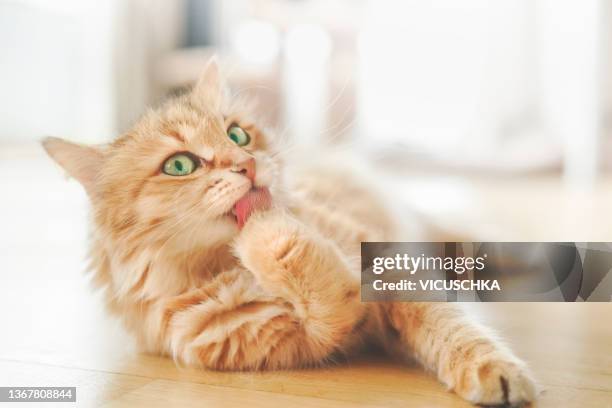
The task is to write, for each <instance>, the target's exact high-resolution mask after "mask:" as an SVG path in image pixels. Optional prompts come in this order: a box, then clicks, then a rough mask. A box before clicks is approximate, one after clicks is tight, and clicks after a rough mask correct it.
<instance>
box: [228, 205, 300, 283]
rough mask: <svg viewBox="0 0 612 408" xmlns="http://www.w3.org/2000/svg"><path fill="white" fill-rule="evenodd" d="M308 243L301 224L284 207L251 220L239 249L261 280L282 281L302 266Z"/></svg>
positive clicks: (236, 247) (238, 242) (243, 258)
mask: <svg viewBox="0 0 612 408" xmlns="http://www.w3.org/2000/svg"><path fill="white" fill-rule="evenodd" d="M308 245H309V242H308V239H307V238H306V233H305V227H304V226H303V225H302V224H301V223H299V222H298V221H297V220H295V219H294V218H293V217H291V216H289V215H288V214H286V213H285V212H284V211H282V210H271V211H267V212H261V213H258V214H255V215H254V216H253V217H252V218H251V219H249V221H248V222H247V223H246V224H245V226H244V228H243V230H242V232H241V234H240V236H239V237H238V238H237V239H236V242H235V249H236V253H237V254H238V257H239V258H240V260H241V261H242V264H243V265H244V266H245V267H246V268H247V269H249V270H250V271H251V272H253V273H254V274H255V276H256V277H257V278H258V280H259V281H260V282H261V283H280V282H282V281H283V280H284V279H286V278H287V277H288V275H290V274H292V273H293V272H294V271H296V270H298V269H299V263H300V262H302V261H303V255H304V252H305V250H306V247H307V246H308Z"/></svg>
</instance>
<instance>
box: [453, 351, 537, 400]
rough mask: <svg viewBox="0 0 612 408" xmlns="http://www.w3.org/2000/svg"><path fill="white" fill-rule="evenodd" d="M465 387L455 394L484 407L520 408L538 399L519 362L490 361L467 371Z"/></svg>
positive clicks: (530, 379) (531, 381)
mask: <svg viewBox="0 0 612 408" xmlns="http://www.w3.org/2000/svg"><path fill="white" fill-rule="evenodd" d="M464 376H466V377H465V378H464V380H463V384H464V386H463V387H460V386H459V387H455V391H456V392H457V393H458V394H460V395H461V396H462V397H464V398H466V399H467V400H469V401H471V402H473V403H475V404H477V405H480V406H483V407H500V408H501V407H505V408H511V407H512V408H519V407H525V406H528V404H529V403H530V402H531V401H533V400H534V399H535V397H536V386H535V383H534V381H533V379H532V378H531V375H530V374H529V372H528V371H527V369H526V368H525V367H524V366H523V364H522V363H520V362H514V361H511V360H506V359H489V360H486V361H483V362H481V363H479V364H477V365H475V366H474V367H473V368H470V369H468V370H466V373H465V374H464Z"/></svg>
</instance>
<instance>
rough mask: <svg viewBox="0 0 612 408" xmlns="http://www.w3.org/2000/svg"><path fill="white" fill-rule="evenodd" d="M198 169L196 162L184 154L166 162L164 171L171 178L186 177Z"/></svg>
mask: <svg viewBox="0 0 612 408" xmlns="http://www.w3.org/2000/svg"><path fill="white" fill-rule="evenodd" d="M195 169H196V163H195V161H194V160H193V159H192V158H191V157H189V156H188V155H186V154H184V153H177V154H175V155H174V156H172V157H170V158H168V160H166V161H165V162H164V168H163V171H164V173H166V174H167V175H169V176H186V175H188V174H191V173H193V172H194V171H195Z"/></svg>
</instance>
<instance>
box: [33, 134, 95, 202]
mask: <svg viewBox="0 0 612 408" xmlns="http://www.w3.org/2000/svg"><path fill="white" fill-rule="evenodd" d="M42 145H43V147H44V148H45V150H46V151H47V153H48V154H49V156H51V158H52V159H53V160H55V162H56V163H58V164H59V165H60V166H62V167H63V168H64V170H66V172H67V173H68V175H69V176H70V177H74V178H75V179H76V180H77V181H78V182H79V183H81V184H82V185H83V187H85V190H86V191H87V194H89V195H90V196H92V195H93V193H94V190H95V183H96V178H97V176H98V171H99V169H100V168H101V166H102V162H103V160H104V155H103V153H102V151H101V149H100V148H96V147H93V146H85V145H81V144H77V143H72V142H68V141H66V140H64V139H60V138H58V137H47V138H45V139H44V140H43V141H42Z"/></svg>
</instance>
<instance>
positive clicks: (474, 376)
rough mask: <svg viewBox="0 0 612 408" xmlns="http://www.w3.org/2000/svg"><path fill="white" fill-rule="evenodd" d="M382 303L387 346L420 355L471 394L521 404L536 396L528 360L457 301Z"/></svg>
mask: <svg viewBox="0 0 612 408" xmlns="http://www.w3.org/2000/svg"><path fill="white" fill-rule="evenodd" d="M379 306H380V307H379V309H378V313H379V315H378V319H379V320H380V321H381V322H382V326H386V328H387V330H388V336H387V341H386V343H387V346H388V348H390V349H391V351H392V352H394V353H400V354H411V355H413V356H415V357H416V358H417V359H418V360H419V361H420V362H421V363H422V364H423V365H425V367H426V368H428V369H430V370H432V371H434V372H435V373H436V374H437V376H438V378H439V379H440V380H441V381H442V382H443V383H444V384H446V385H447V386H448V387H449V388H450V389H452V390H453V391H455V392H456V393H457V394H459V395H460V396H461V397H463V398H465V399H466V400H468V401H471V402H473V403H476V404H483V405H504V406H520V405H522V404H524V403H526V402H529V401H532V400H533V399H534V398H535V395H536V390H535V385H534V382H533V380H532V379H531V376H530V374H529V372H528V370H527V368H526V367H525V364H524V363H523V362H522V361H521V360H520V359H518V358H517V357H516V356H514V355H513V354H512V353H511V352H510V351H509V350H508V349H507V348H505V347H504V346H503V345H501V344H500V343H499V342H497V341H496V340H495V339H494V338H493V337H491V336H490V335H489V334H488V333H487V331H486V330H485V329H484V328H482V327H481V326H479V325H477V324H476V323H474V322H473V321H471V320H470V319H469V318H468V317H467V316H466V315H465V313H464V312H463V311H462V310H461V309H460V308H459V307H458V306H456V305H453V304H449V303H408V302H407V303H388V304H382V303H381V304H379Z"/></svg>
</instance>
